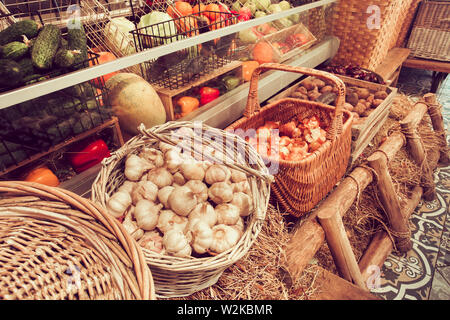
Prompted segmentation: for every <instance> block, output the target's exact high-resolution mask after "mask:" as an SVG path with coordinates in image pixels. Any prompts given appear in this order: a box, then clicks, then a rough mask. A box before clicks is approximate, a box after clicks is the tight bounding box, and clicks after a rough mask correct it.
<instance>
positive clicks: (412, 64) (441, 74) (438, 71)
mask: <svg viewBox="0 0 450 320" xmlns="http://www.w3.org/2000/svg"><path fill="white" fill-rule="evenodd" d="M403 66H404V67H407V68H413V69H423V70H430V71H433V80H432V83H431V90H430V92H431V93H436V91H437V90H438V89H439V85H440V84H441V82H442V81H443V80H444V79H445V77H446V76H447V74H448V73H450V62H445V61H437V60H427V59H419V58H409V59H406V61H405V62H404V63H403Z"/></svg>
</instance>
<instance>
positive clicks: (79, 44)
mask: <svg viewBox="0 0 450 320" xmlns="http://www.w3.org/2000/svg"><path fill="white" fill-rule="evenodd" d="M67 42H68V45H69V49H70V50H80V54H78V55H76V56H75V64H76V65H77V69H81V68H85V67H88V66H89V64H88V63H86V64H83V65H78V64H79V63H81V62H83V61H86V60H87V59H88V52H87V50H88V47H87V38H86V33H85V31H84V27H83V26H82V25H81V24H80V28H73V29H69V30H68V31H67Z"/></svg>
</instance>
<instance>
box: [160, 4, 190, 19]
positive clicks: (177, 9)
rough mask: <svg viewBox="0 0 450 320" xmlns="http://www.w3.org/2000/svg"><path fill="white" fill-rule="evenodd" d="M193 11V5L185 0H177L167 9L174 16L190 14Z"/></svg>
mask: <svg viewBox="0 0 450 320" xmlns="http://www.w3.org/2000/svg"><path fill="white" fill-rule="evenodd" d="M192 12H193V9H192V6H191V5H190V4H189V2H185V1H177V2H175V4H174V5H171V6H168V7H167V10H166V13H167V14H168V15H169V16H171V17H172V18H178V17H180V16H181V17H185V16H189V15H191V14H192Z"/></svg>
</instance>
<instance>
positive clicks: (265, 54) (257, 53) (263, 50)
mask: <svg viewBox="0 0 450 320" xmlns="http://www.w3.org/2000/svg"><path fill="white" fill-rule="evenodd" d="M252 55H253V60H256V61H258V62H259V63H260V64H262V63H266V62H274V61H273V59H274V54H273V49H272V46H271V45H270V44H268V43H267V42H265V41H260V42H258V43H257V44H255V46H254V47H253V50H252Z"/></svg>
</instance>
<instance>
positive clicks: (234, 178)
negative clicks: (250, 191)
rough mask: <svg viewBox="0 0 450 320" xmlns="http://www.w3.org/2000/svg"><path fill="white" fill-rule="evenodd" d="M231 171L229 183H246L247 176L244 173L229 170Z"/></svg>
mask: <svg viewBox="0 0 450 320" xmlns="http://www.w3.org/2000/svg"><path fill="white" fill-rule="evenodd" d="M230 171H231V182H234V183H236V182H241V181H247V175H246V174H245V172H243V171H241V170H237V169H230Z"/></svg>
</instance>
